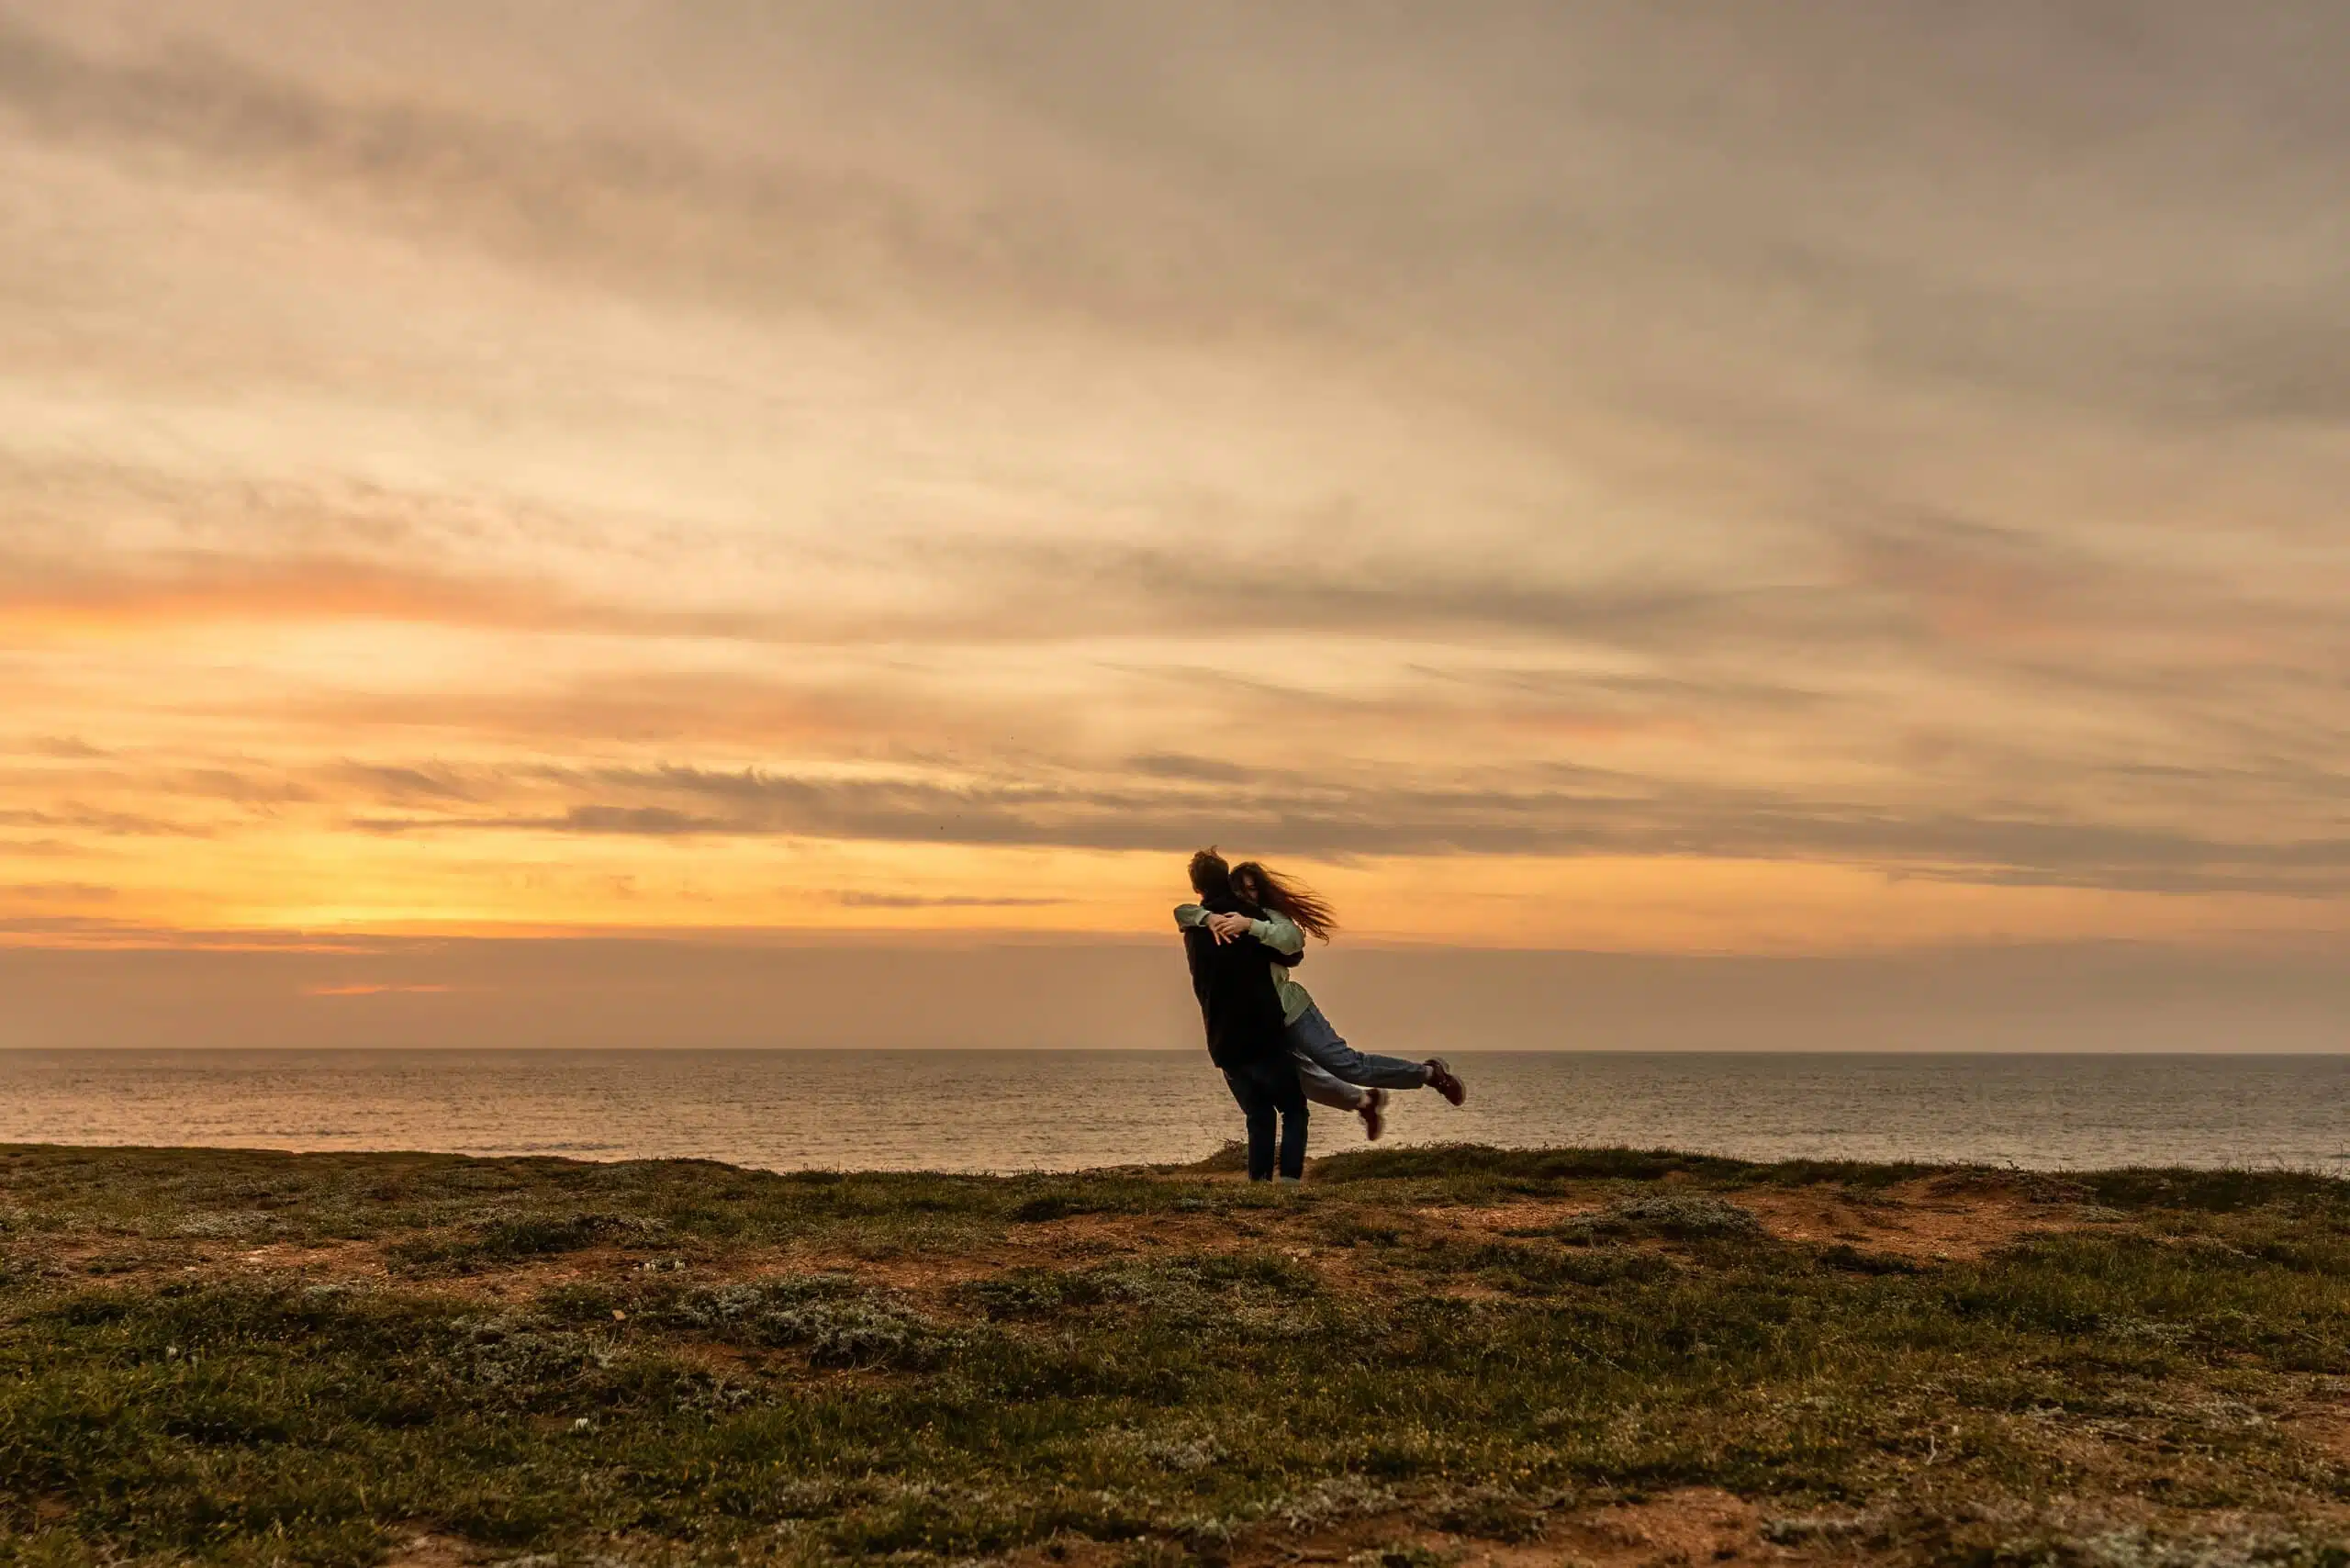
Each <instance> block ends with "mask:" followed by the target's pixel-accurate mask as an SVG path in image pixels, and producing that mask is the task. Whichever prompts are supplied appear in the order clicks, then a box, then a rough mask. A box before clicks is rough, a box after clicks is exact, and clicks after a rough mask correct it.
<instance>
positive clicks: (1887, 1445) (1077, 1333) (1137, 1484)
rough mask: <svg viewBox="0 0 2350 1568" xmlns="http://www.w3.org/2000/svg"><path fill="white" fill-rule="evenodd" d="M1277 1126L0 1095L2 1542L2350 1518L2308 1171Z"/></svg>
mask: <svg viewBox="0 0 2350 1568" xmlns="http://www.w3.org/2000/svg"><path fill="white" fill-rule="evenodd" d="M1790 1195H1797V1196H1800V1197H1801V1198H1802V1200H1803V1201H1805V1202H1813V1201H1815V1200H1816V1201H1818V1202H1822V1203H1832V1204H1835V1205H1841V1207H1839V1208H1837V1209H1836V1212H1838V1213H1841V1214H1843V1215H1847V1216H1848V1218H1849V1220H1850V1224H1851V1225H1852V1226H1853V1227H1854V1228H1853V1229H1852V1230H1851V1231H1850V1233H1849V1238H1840V1237H1839V1235H1838V1234H1835V1233H1832V1232H1830V1233H1820V1234H1807V1235H1805V1236H1802V1237H1800V1238H1798V1237H1796V1236H1794V1235H1792V1234H1790V1233H1789V1227H1788V1226H1787V1225H1786V1224H1785V1223H1782V1222H1780V1221H1779V1220H1776V1219H1770V1221H1769V1223H1766V1219H1768V1218H1769V1216H1770V1215H1774V1214H1776V1213H1777V1211H1776V1210H1775V1209H1774V1207H1773V1205H1774V1203H1777V1202H1778V1201H1780V1200H1782V1199H1787V1198H1789V1197H1790ZM1970 1204H1979V1205H1981V1206H1982V1207H1983V1209H1984V1212H1985V1214H1986V1215H1995V1217H1996V1218H1997V1224H1998V1225H2000V1226H2006V1229H2005V1230H2004V1231H2001V1232H2000V1233H1999V1234H1998V1235H1997V1236H1994V1237H1992V1238H1991V1239H1990V1241H1989V1243H1987V1244H1986V1246H1985V1247H1984V1248H1983V1249H1979V1255H1972V1254H1969V1253H1966V1252H1963V1251H1962V1252H1960V1253H1950V1252H1947V1251H1944V1252H1943V1253H1942V1254H1941V1255H1935V1254H1934V1253H1933V1252H1932V1251H1930V1250H1924V1251H1921V1250H1920V1249H1919V1248H1915V1247H1911V1248H1908V1249H1906V1250H1905V1249H1900V1248H1897V1247H1893V1246H1890V1245H1888V1244H1887V1243H1888V1238H1897V1237H1898V1236H1899V1234H1900V1231H1899V1226H1901V1225H1902V1224H1903V1223H1905V1218H1906V1216H1910V1215H1915V1214H1917V1213H1919V1212H1922V1210H1924V1209H1925V1208H1928V1207H1930V1208H1932V1209H1933V1210H1934V1211H1935V1212H1936V1213H1938V1214H1942V1215H1950V1214H1953V1213H1954V1214H1956V1215H1957V1216H1958V1218H1960V1219H1964V1218H1965V1216H1966V1212H1967V1211H1968V1209H1969V1205H1970ZM1995 1211H1996V1213H1995ZM1988 1223H1990V1221H1989V1220H1986V1224H1988ZM1995 1228H1996V1227H1995ZM2346 1378H2350V1195H2345V1193H2344V1189H2343V1187H2342V1184H2340V1183H2337V1182H2329V1181H2326V1180H2324V1179H2322V1178H2316V1177H2300V1176H2292V1175H2284V1174H2248V1173H2243V1172H2216V1173H2203V1172H2184V1171H2171V1172H2117V1173H2108V1174H2101V1175H2090V1176H2084V1177H2079V1178H2068V1179H2066V1180H2065V1181H2063V1182H2058V1181H2053V1180H2051V1179H2047V1178H2031V1177H2002V1176H1998V1175H1996V1174H1993V1173H1984V1172H1948V1171H1935V1170H1926V1169H1922V1168H1889V1167H1855V1166H1831V1165H1818V1164H1795V1165H1781V1166H1752V1165H1746V1164H1742V1163H1740V1162H1736V1161H1729V1160H1720V1159H1702V1158H1695V1157H1687V1156H1679V1155H1670V1154H1653V1153H1637V1152H1633V1151H1622V1150H1596V1151H1594V1150H1556V1151H1535V1152H1507V1151H1499V1150H1490V1149H1479V1148H1455V1149H1413V1150H1399V1151H1395V1152H1393V1153H1365V1154H1359V1155H1349V1156H1343V1157H1339V1158H1336V1159H1329V1160H1326V1161H1324V1162H1322V1163H1321V1164H1320V1165H1319V1166H1318V1167H1317V1168H1316V1170H1315V1181H1314V1182H1310V1183H1309V1184H1308V1186H1307V1187H1306V1188H1304V1189H1303V1190H1300V1191H1295V1192H1292V1193H1286V1194H1281V1193H1273V1192H1270V1191H1268V1190H1266V1189H1261V1188H1257V1189H1252V1188H1249V1187H1248V1186H1246V1185H1245V1184H1241V1183H1237V1182H1231V1181H1230V1180H1228V1179H1225V1178H1223V1177H1221V1176H1218V1175H1215V1174H1212V1173H1208V1172H1145V1171H1127V1172H1103V1173H1091V1174H1087V1175H1082V1176H1073V1177H1031V1178H1010V1179H991V1178H960V1177H940V1176H924V1175H838V1174H830V1173H800V1174H768V1173H761V1172H753V1171H744V1170H733V1169H731V1168H727V1167H722V1166H717V1165H711V1164H705V1163H697V1162H689V1161H667V1162H644V1163H632V1164H616V1165H583V1164H572V1163H566V1162H562V1161H555V1160H468V1159H455V1158H443V1157H433V1156H420V1155H399V1156H340V1155H338V1156H306V1157H292V1156H278V1155H267V1154H252V1153H236V1152H211V1151H199V1150H71V1149H49V1148H20V1149H14V1150H4V1151H0V1561H9V1562H16V1561H22V1562H59V1563H64V1562H98V1561H116V1560H120V1559H122V1558H124V1557H131V1558H145V1559H156V1560H169V1559H190V1560H196V1559H200V1560H207V1561H220V1562H263V1561H267V1562H319V1563H366V1562H376V1561H380V1560H382V1559H383V1558H384V1557H385V1555H386V1553H395V1554H397V1552H399V1551H405V1550H407V1548H405V1547H404V1546H403V1545H402V1543H404V1542H407V1541H408V1540H411V1539H412V1538H414V1537H416V1536H417V1535H418V1534H419V1533H420V1532H430V1533H431V1534H432V1535H434V1536H436V1537H439V1538H441V1545H440V1547H439V1548H438V1550H442V1551H446V1552H454V1553H456V1554H457V1555H459V1556H460V1557H476V1558H479V1559H482V1560H485V1561H498V1560H501V1559H510V1558H512V1557H515V1556H516V1555H518V1554H521V1553H526V1552H527V1553H540V1554H545V1553H553V1554H554V1555H555V1556H557V1557H559V1558H561V1559H563V1560H565V1561H571V1560H575V1559H576V1560H580V1561H586V1560H588V1559H589V1558H597V1557H600V1558H603V1559H606V1560H616V1561H624V1562H632V1561H640V1560H642V1561H686V1560H693V1561H711V1560H727V1559H733V1558H743V1559H753V1560H760V1559H783V1560H792V1561H860V1560H870V1559H873V1558H876V1557H880V1556H888V1555H891V1554H908V1556H907V1560H909V1561H916V1560H920V1561H930V1560H938V1561H946V1560H954V1559H968V1558H977V1557H1024V1556H1040V1557H1045V1558H1056V1557H1057V1558H1059V1559H1062V1560H1079V1561H1092V1560H1102V1561H1125V1560H1129V1559H1131V1560H1134V1561H1137V1562H1170V1563H1171V1562H1180V1561H1183V1560H1186V1559H1202V1560H1206V1561H1220V1560H1237V1561H1266V1560H1271V1559H1272V1557H1273V1556H1275V1555H1277V1554H1278V1553H1279V1552H1280V1551H1282V1550H1283V1548H1284V1547H1285V1546H1288V1547H1294V1546H1295V1545H1297V1544H1298V1543H1300V1542H1312V1541H1315V1540H1324V1539H1328V1540H1341V1541H1342V1543H1344V1544H1346V1545H1348V1546H1349V1547H1352V1546H1357V1545H1360V1544H1361V1543H1362V1542H1363V1541H1365V1540H1371V1539H1372V1537H1371V1536H1366V1535H1364V1533H1363V1532H1364V1531H1366V1530H1368V1531H1371V1532H1372V1536H1376V1537H1377V1538H1378V1539H1379V1540H1383V1541H1385V1542H1387V1544H1388V1546H1389V1548H1390V1550H1389V1551H1388V1552H1387V1555H1388V1556H1389V1557H1390V1558H1393V1557H1395V1556H1396V1555H1398V1554H1399V1553H1400V1554H1401V1555H1403V1556H1404V1558H1406V1559H1408V1560H1412V1561H1419V1560H1423V1559H1425V1560H1430V1561H1434V1560H1441V1559H1443V1558H1445V1557H1446V1556H1448V1555H1450V1556H1453V1557H1461V1556H1472V1557H1473V1556H1474V1555H1476V1554H1478V1553H1481V1552H1483V1553H1488V1554H1490V1553H1491V1552H1492V1551H1495V1550H1500V1549H1503V1548H1506V1547H1508V1546H1510V1545H1511V1544H1512V1543H1517V1544H1525V1543H1534V1542H1540V1541H1542V1540H1546V1539H1549V1540H1563V1539H1566V1537H1567V1536H1568V1535H1571V1534H1572V1530H1573V1529H1576V1528H1579V1526H1578V1524H1577V1521H1579V1520H1584V1519H1588V1518H1596V1517H1599V1515H1598V1511H1602V1510H1605V1509H1606V1508H1607V1507H1609V1506H1612V1505H1620V1504H1621V1503H1623V1502H1624V1501H1625V1500H1627V1499H1639V1498H1642V1497H1647V1498H1671V1497H1673V1496H1674V1495H1679V1494H1680V1493H1681V1492H1682V1491H1683V1490H1684V1489H1688V1488H1697V1487H1710V1488H1720V1489H1723V1490H1725V1491H1727V1492H1729V1493H1731V1494H1735V1495H1737V1496H1739V1497H1741V1498H1745V1499H1749V1500H1751V1502H1752V1503H1753V1505H1754V1506H1755V1517H1756V1518H1757V1520H1758V1521H1759V1522H1758V1524H1757V1526H1756V1529H1757V1532H1758V1537H1757V1550H1758V1551H1760V1550H1762V1549H1764V1548H1766V1547H1767V1548H1768V1549H1769V1550H1770V1551H1777V1552H1780V1553H1781V1554H1783V1555H1784V1554H1785V1553H1788V1552H1792V1553H1795V1554H1797V1555H1800V1554H1803V1553H1805V1552H1819V1553H1826V1554H1830V1555H1835V1554H1839V1553H1841V1554H1842V1555H1843V1556H1845V1557H1846V1558H1850V1557H1851V1556H1853V1555H1856V1554H1857V1555H1859V1556H1862V1557H1865V1558H1868V1559H1871V1560H1883V1561H1902V1562H1909V1561H1916V1562H1928V1561H1975V1562H1986V1563H1989V1562H2065V1561H2077V1562H2132V1561H2137V1562H2147V1563H2158V1562H2189V1561H2207V1562H2293V1563H2310V1564H2318V1563H2325V1564H2333V1565H2339V1564H2342V1563H2344V1562H2350V1553H2345V1552H2344V1551H2343V1550H2342V1549H2341V1546H2340V1545H2339V1543H2340V1542H2341V1541H2343V1540H2344V1539H2350V1527H2345V1525H2344V1520H2345V1519H2350V1450H2345V1449H2344V1447H2342V1446H2341V1445H2340V1443H2339V1440H2338V1439H2339V1438H2340V1437H2341V1436H2342V1435H2344V1433H2350V1426H2345V1427H2342V1428H2336V1427H2333V1426H2332V1425H2330V1424H2329V1422H2330V1419H2331V1417H2329V1415H2328V1412H2329V1410H2334V1409H2338V1408H2339V1407H2340V1406H2342V1404H2343V1402H2344V1391H2345V1388H2350V1383H2345V1381H2344V1380H2345V1379H2346ZM1349 1532H1351V1533H1349ZM1414 1553H1417V1554H1418V1556H1417V1557H1414V1556H1413V1554H1414ZM2100 1554H2102V1555H2100Z"/></svg>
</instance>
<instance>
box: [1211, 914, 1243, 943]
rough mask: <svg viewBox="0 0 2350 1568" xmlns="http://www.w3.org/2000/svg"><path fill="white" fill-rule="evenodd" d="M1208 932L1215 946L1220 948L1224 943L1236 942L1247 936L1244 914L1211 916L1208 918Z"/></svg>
mask: <svg viewBox="0 0 2350 1568" xmlns="http://www.w3.org/2000/svg"><path fill="white" fill-rule="evenodd" d="M1208 930H1209V931H1210V932H1211V933H1213V934H1214V936H1215V939H1216V945H1217V946H1223V945H1224V944H1225V943H1226V942H1233V941H1237V940H1238V939H1239V938H1241V937H1243V936H1246V935H1248V916H1247V915H1245V914H1212V915H1209V916H1208Z"/></svg>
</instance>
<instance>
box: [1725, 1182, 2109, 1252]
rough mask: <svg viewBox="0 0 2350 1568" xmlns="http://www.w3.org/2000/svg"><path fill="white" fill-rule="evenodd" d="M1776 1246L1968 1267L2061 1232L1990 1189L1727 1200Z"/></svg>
mask: <svg viewBox="0 0 2350 1568" xmlns="http://www.w3.org/2000/svg"><path fill="white" fill-rule="evenodd" d="M1726 1196H1728V1197H1729V1199H1730V1201H1731V1202H1733V1203H1735V1204H1738V1205H1739V1206H1740V1207H1741V1208H1745V1209H1749V1210H1751V1211H1752V1212H1753V1214H1754V1215H1755V1217H1757V1218H1758V1219H1760V1220H1762V1225H1763V1228H1765V1229H1766V1230H1768V1231H1769V1232H1770V1233H1771V1234H1772V1235H1773V1236H1775V1237H1777V1238H1779V1239H1781V1240H1782V1241H1797V1242H1805V1243H1808V1244H1810V1245H1813V1246H1819V1247H1832V1246H1835V1245H1837V1244H1839V1243H1841V1244H1843V1245H1845V1246H1848V1247H1853V1248H1857V1249H1861V1250H1863V1251H1870V1252H1885V1253H1890V1254H1892V1255H1894V1256H1896V1257H1901V1258H1908V1259H1910V1260H1914V1261H1917V1262H1928V1263H1931V1262H1958V1261H1971V1260H1975V1259H1977V1258H1980V1257H1982V1256H1983V1255H1984V1254H1985V1253H1986V1252H1990V1251H1995V1250H1997V1249H1999V1248H2002V1247H2007V1246H2010V1245H2012V1244H2013V1243H2015V1242H2017V1241H2019V1240H2020V1239H2022V1238H2024V1237H2027V1236H2031V1235H2033V1234H2035V1233H2037V1232H2041V1231H2047V1230H2055V1229H2060V1228H2063V1226H2065V1223H2066V1222H2065V1217H2064V1212H2063V1211H2062V1210H2054V1209H2051V1208H2050V1207H2048V1206H2047V1205H2045V1204H2034V1203H2032V1202H2031V1201H2030V1200H2029V1199H2028V1198H2026V1197H2025V1196H2024V1195H2023V1194H2021V1193H2006V1192H2001V1191H1998V1190H1997V1189H1992V1190H1988V1191H1986V1190H1983V1189H1981V1188H1975V1189H1969V1190H1964V1191H1960V1192H1951V1191H1948V1190H1946V1189H1943V1190H1938V1189H1937V1186H1936V1184H1935V1183H1933V1182H1906V1183H1904V1184H1902V1185H1901V1186H1898V1187H1894V1188H1890V1189H1887V1190H1886V1192H1884V1193H1866V1194H1855V1193H1848V1192H1846V1191H1845V1190H1843V1189H1842V1188H1839V1187H1802V1188H1795V1189H1773V1188H1762V1189H1750V1190H1747V1191H1744V1192H1739V1193H1729V1194H1726Z"/></svg>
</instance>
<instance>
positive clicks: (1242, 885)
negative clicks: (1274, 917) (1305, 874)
mask: <svg viewBox="0 0 2350 1568" xmlns="http://www.w3.org/2000/svg"><path fill="white" fill-rule="evenodd" d="M1230 875H1231V879H1232V890H1233V891H1234V892H1235V893H1237V894H1238V895H1239V896H1240V897H1241V898H1244V899H1246V900H1248V902H1250V903H1253V904H1255V905H1256V906H1257V907H1258V908H1259V909H1265V910H1270V911H1271V912H1272V913H1275V914H1285V915H1287V916H1289V917H1290V919H1292V920H1293V921H1295V922H1296V923H1297V928H1298V929H1299V930H1300V931H1303V932H1304V933H1305V934H1306V935H1308V936H1319V937H1320V938H1322V940H1323V941H1325V942H1327V941H1328V940H1329V939H1330V933H1332V932H1333V931H1336V930H1337V929H1338V912H1337V910H1335V909H1332V908H1331V907H1330V902H1329V901H1328V900H1327V899H1326V898H1324V897H1323V896H1322V895H1321V894H1319V893H1317V892H1315V890H1313V889H1311V888H1309V887H1307V886H1305V885H1304V883H1302V882H1292V881H1287V880H1284V879H1282V878H1281V877H1279V876H1277V875H1275V874H1274V872H1273V871H1272V870H1271V869H1270V868H1269V867H1267V866H1266V865H1265V864H1264V863H1263V862H1262V861H1259V860H1243V861H1242V862H1241V863H1240V864H1239V865H1237V866H1235V867H1233V868H1232V870H1231V873H1230Z"/></svg>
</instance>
